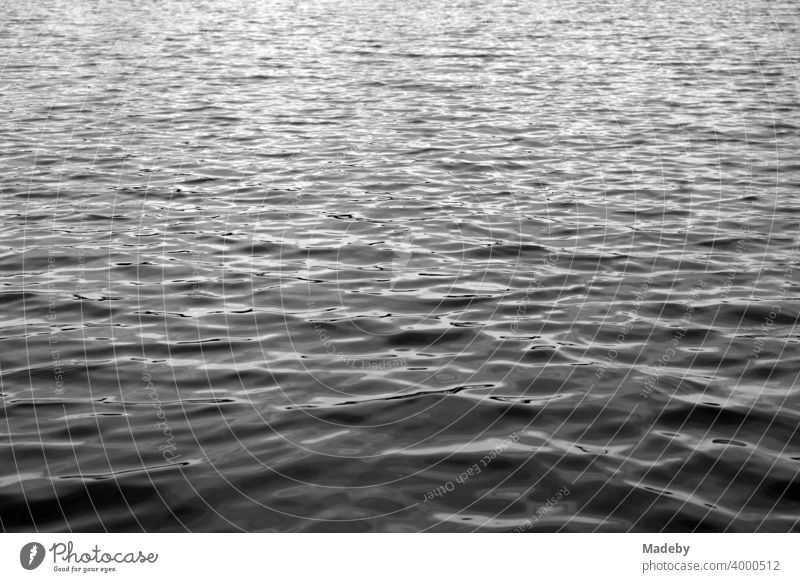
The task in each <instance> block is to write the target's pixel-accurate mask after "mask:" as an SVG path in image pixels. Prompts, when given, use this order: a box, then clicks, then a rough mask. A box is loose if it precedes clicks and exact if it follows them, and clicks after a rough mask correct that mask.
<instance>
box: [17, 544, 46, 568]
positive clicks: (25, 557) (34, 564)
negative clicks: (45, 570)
mask: <svg viewBox="0 0 800 582" xmlns="http://www.w3.org/2000/svg"><path fill="white" fill-rule="evenodd" d="M44 554H45V551H44V546H43V545H42V544H40V543H38V542H30V543H27V544H25V545H24V546H22V549H21V550H20V551H19V563H20V564H22V567H23V568H25V569H26V570H35V569H36V568H38V567H39V566H40V565H41V564H42V562H43V561H44Z"/></svg>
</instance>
